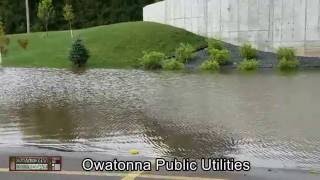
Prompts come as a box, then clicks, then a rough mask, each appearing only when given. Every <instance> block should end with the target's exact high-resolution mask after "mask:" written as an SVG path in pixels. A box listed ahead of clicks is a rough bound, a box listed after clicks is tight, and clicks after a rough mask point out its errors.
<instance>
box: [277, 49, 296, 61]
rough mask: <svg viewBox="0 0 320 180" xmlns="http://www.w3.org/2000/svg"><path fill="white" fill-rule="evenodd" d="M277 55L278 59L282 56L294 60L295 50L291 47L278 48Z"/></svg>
mask: <svg viewBox="0 0 320 180" xmlns="http://www.w3.org/2000/svg"><path fill="white" fill-rule="evenodd" d="M277 57H278V60H279V61H281V60H282V59H283V58H285V59H287V60H296V52H295V51H294V49H291V48H279V49H278V51H277Z"/></svg>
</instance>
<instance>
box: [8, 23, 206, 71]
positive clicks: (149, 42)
mask: <svg viewBox="0 0 320 180" xmlns="http://www.w3.org/2000/svg"><path fill="white" fill-rule="evenodd" d="M75 34H76V35H77V36H79V37H81V39H83V40H84V42H85V44H86V46H87V47H88V49H89V50H90V54H91V58H90V59H89V62H88V67H90V68H130V67H131V66H132V63H133V61H134V60H135V59H137V58H140V57H141V56H142V51H149V50H156V51H161V52H165V53H166V54H171V53H173V52H174V49H175V48H176V47H177V46H178V45H179V43H181V42H184V43H190V44H192V45H193V46H194V47H200V46H202V45H204V43H205V41H204V38H202V37H200V36H197V35H195V34H192V33H190V32H187V31H185V30H182V29H178V28H175V27H171V26H167V25H161V24H157V23H149V22H130V23H119V24H113V25H107V26H98V27H93V28H88V29H82V30H76V31H75ZM9 37H10V45H9V51H8V54H7V56H6V57H4V62H3V64H2V65H3V66H5V67H50V68H67V67H70V66H71V63H70V62H69V60H68V55H69V49H70V47H71V44H72V39H71V37H70V33H69V31H53V32H49V36H48V37H46V36H45V33H43V32H38V33H31V34H29V35H27V34H14V35H9ZM19 38H28V39H29V47H28V49H27V50H23V49H22V48H21V47H20V46H19V44H18V43H17V41H18V39H19Z"/></svg>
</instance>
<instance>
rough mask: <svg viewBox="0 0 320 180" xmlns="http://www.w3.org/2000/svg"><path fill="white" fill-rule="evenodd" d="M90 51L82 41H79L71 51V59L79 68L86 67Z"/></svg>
mask: <svg viewBox="0 0 320 180" xmlns="http://www.w3.org/2000/svg"><path fill="white" fill-rule="evenodd" d="M89 57H90V55H89V51H88V50H87V48H86V47H85V46H84V44H83V43H82V40H80V39H77V40H76V41H75V42H74V43H73V44H72V48H71V51H70V56H69V59H70V61H72V63H73V64H74V65H76V66H78V67H81V66H83V65H85V64H86V63H87V61H88V59H89Z"/></svg>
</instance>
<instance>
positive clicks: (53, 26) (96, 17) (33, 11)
mask: <svg viewBox="0 0 320 180" xmlns="http://www.w3.org/2000/svg"><path fill="white" fill-rule="evenodd" d="M155 1H157V0H53V5H54V9H55V15H54V18H52V19H51V21H50V22H49V29H50V30H62V29H68V23H66V21H65V19H64V17H63V7H64V5H65V4H66V3H69V4H71V5H72V6H73V9H74V14H75V17H76V18H75V19H74V22H73V26H74V27H75V28H84V27H91V26H97V25H105V24H112V23H117V22H126V21H138V20H142V8H143V7H144V6H145V5H147V4H151V3H153V2H155ZM38 3H39V0H29V7H30V21H31V31H43V30H44V28H45V27H43V24H42V23H41V21H40V20H39V18H38V17H37V11H38ZM0 20H1V21H2V22H4V24H5V29H6V32H7V33H22V32H26V13H25V0H0Z"/></svg>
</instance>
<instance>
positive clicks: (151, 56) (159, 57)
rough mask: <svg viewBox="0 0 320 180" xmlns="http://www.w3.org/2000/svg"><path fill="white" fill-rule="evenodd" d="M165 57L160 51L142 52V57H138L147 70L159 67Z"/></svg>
mask: <svg viewBox="0 0 320 180" xmlns="http://www.w3.org/2000/svg"><path fill="white" fill-rule="evenodd" d="M165 57H166V56H165V54H164V53H161V52H156V51H151V52H143V57H142V58H141V59H140V62H141V66H142V67H143V68H144V69H149V70H155V69H161V68H162V62H163V61H164V60H165Z"/></svg>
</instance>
